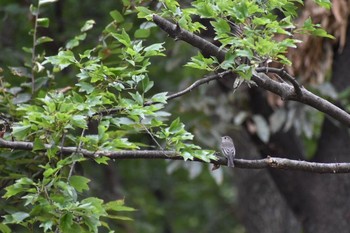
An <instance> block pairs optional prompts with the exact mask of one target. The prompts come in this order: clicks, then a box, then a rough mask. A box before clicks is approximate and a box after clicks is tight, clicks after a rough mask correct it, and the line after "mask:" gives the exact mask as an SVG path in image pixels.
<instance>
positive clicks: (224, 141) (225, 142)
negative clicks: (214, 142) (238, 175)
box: [221, 136, 236, 167]
mask: <svg viewBox="0 0 350 233" xmlns="http://www.w3.org/2000/svg"><path fill="white" fill-rule="evenodd" d="M221 152H222V154H223V155H224V156H225V157H226V158H227V166H229V167H234V166H235V164H234V163H233V160H234V158H235V155H236V149H235V145H234V144H233V140H232V138H230V137H229V136H223V137H221Z"/></svg>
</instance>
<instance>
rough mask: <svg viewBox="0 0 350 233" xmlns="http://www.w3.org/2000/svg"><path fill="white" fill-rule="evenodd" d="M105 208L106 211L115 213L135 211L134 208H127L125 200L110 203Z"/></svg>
mask: <svg viewBox="0 0 350 233" xmlns="http://www.w3.org/2000/svg"><path fill="white" fill-rule="evenodd" d="M104 206H105V209H106V210H107V211H109V210H113V211H135V209H134V208H132V207H128V206H125V205H124V200H123V199H122V200H115V201H110V202H108V203H106V204H105V205H104Z"/></svg>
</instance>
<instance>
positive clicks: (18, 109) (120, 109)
mask: <svg viewBox="0 0 350 233" xmlns="http://www.w3.org/2000/svg"><path fill="white" fill-rule="evenodd" d="M54 2H55V1H54V0H39V1H38V2H37V3H33V4H32V5H31V6H30V8H29V10H30V15H31V17H30V18H31V21H32V25H31V26H32V29H31V30H30V36H31V40H32V42H31V45H29V44H28V43H24V44H23V51H24V52H25V53H26V55H24V56H22V57H21V59H20V60H22V62H23V64H22V65H20V64H18V61H16V62H12V61H11V59H15V58H6V59H5V58H4V57H3V55H2V61H6V62H9V64H2V66H3V67H2V70H1V74H0V75H1V77H0V78H1V79H0V80H1V83H0V85H1V96H0V101H1V102H0V108H1V110H2V113H1V115H0V117H1V120H2V125H3V131H2V138H3V139H5V140H13V141H26V142H31V143H33V144H32V146H33V148H32V150H31V151H29V152H26V151H23V150H18V149H23V148H17V149H16V148H13V149H14V150H8V149H2V151H1V155H0V160H1V165H0V166H1V168H2V169H1V173H0V175H1V186H2V187H4V188H5V189H4V192H3V193H2V200H1V209H2V216H3V221H2V223H1V224H0V230H1V231H2V232H18V231H31V232H38V231H39V229H40V231H44V232H73V231H74V232H98V230H99V229H100V228H105V229H108V231H109V232H114V230H113V229H114V228H113V229H112V228H111V227H110V222H111V221H109V220H107V219H115V220H118V221H119V220H130V215H126V214H124V211H134V210H135V209H133V208H131V207H127V206H125V205H124V200H123V199H120V200H112V201H104V200H103V199H102V198H98V197H95V196H88V195H89V194H87V193H89V192H88V191H89V189H90V187H89V182H90V181H91V179H94V178H91V177H90V178H87V177H85V176H84V175H82V174H80V173H79V171H77V170H79V169H77V166H79V164H83V166H86V165H84V164H88V165H87V166H90V168H91V166H92V167H93V166H105V165H106V164H108V163H110V162H111V161H110V159H109V158H108V156H105V157H104V156H102V157H96V158H87V157H84V156H83V154H82V153H81V151H82V150H83V149H84V150H88V151H91V152H96V151H105V152H106V153H107V152H110V151H121V150H141V149H148V150H151V149H158V150H164V151H165V150H167V151H169V150H170V151H176V152H177V153H178V155H180V156H182V157H183V158H184V160H193V159H194V158H196V159H200V160H203V161H205V162H209V161H210V160H211V159H213V160H215V159H216V156H215V151H214V150H206V149H202V148H201V147H200V146H199V145H198V144H202V145H204V146H206V147H209V148H210V147H213V146H214V145H215V142H206V139H205V138H206V136H205V135H202V136H199V138H198V139H197V141H196V142H197V143H194V141H193V139H194V134H195V133H194V132H192V133H191V132H190V131H191V130H190V129H192V130H193V131H196V130H197V131H198V128H199V127H198V126H197V127H198V128H196V127H195V126H191V124H192V125H194V123H193V122H191V120H190V119H189V118H190V117H189V113H188V112H186V110H187V109H185V110H184V114H182V115H181V114H180V113H178V112H171V109H172V107H173V106H171V105H170V106H169V103H168V99H167V98H168V96H169V95H168V91H175V90H174V88H173V89H171V87H169V86H170V85H171V82H174V81H169V82H168V85H164V84H163V85H164V86H161V84H157V83H156V82H157V81H156V80H157V78H153V77H152V76H155V75H157V72H159V71H160V70H161V68H160V67H157V64H164V60H166V59H171V58H169V57H168V55H169V54H166V52H167V51H166V45H165V43H164V41H163V40H164V36H159V35H157V33H155V32H157V29H156V28H157V27H156V25H155V24H154V23H153V22H152V15H153V14H159V15H161V16H163V17H166V18H169V19H171V20H173V21H174V22H177V23H178V25H179V26H180V27H181V28H184V29H187V30H189V31H190V32H193V33H201V32H202V31H203V30H205V29H206V26H205V25H204V24H202V23H201V20H198V19H210V25H211V26H212V27H213V29H214V31H215V38H214V40H215V42H217V43H220V46H221V49H223V50H225V51H227V56H226V57H225V59H224V60H223V61H220V60H219V59H218V58H216V57H207V56H205V54H204V55H203V54H202V53H200V52H199V53H198V54H196V55H193V56H192V57H191V58H188V57H187V58H188V62H187V63H186V64H184V63H183V62H177V63H178V64H182V65H185V66H186V67H187V68H179V67H178V66H176V67H175V68H176V69H184V71H181V72H179V73H181V74H186V72H187V73H191V74H192V75H194V73H196V74H197V75H198V74H204V72H208V71H210V72H212V71H215V72H217V71H219V70H220V69H221V70H232V71H234V72H236V73H237V74H239V76H240V77H239V78H237V79H236V81H235V84H234V86H235V88H238V87H239V85H240V84H241V83H243V82H248V83H250V81H249V80H250V78H251V76H252V74H253V73H254V72H255V71H254V70H255V69H256V68H257V67H258V66H260V65H261V64H264V65H268V64H270V63H272V62H277V63H279V64H283V65H289V64H291V61H289V60H288V58H287V57H286V55H285V54H286V52H287V49H288V48H294V47H296V46H297V44H298V43H299V42H300V41H298V40H297V39H295V38H294V35H295V33H311V34H314V35H317V36H324V37H331V36H330V35H328V34H327V33H326V32H325V31H324V30H323V29H321V28H320V27H319V25H314V24H312V20H311V19H308V20H307V21H305V23H304V25H303V27H301V28H297V27H296V26H295V24H294V23H293V18H294V17H295V16H296V15H297V9H298V6H299V5H301V4H302V1H299V0H296V1H288V0H279V1H258V0H255V1H252V0H244V1H235V0H232V1H227V0H221V1H208V0H197V1H194V2H193V3H192V4H191V6H190V5H187V4H183V5H181V4H180V3H179V2H177V1H173V0H164V1H159V3H157V4H154V3H153V2H149V3H148V2H146V3H145V1H127V0H124V1H122V6H121V7H119V10H112V9H110V10H111V11H110V13H109V15H110V20H111V22H109V23H107V26H106V27H105V28H104V29H102V32H101V35H100V36H99V37H98V36H96V35H93V34H94V33H96V31H94V32H93V33H91V34H89V32H90V31H91V30H92V29H93V28H94V25H95V24H96V21H95V20H86V21H85V22H84V23H83V24H82V26H81V28H80V30H79V31H77V32H75V33H74V35H71V38H70V39H64V40H62V41H63V43H62V44H60V46H59V49H58V51H52V50H50V49H52V47H50V46H49V45H50V44H52V43H54V42H55V41H56V40H59V39H60V38H57V39H56V38H54V37H52V38H51V37H50V36H49V35H48V34H49V33H48V34H45V32H48V30H49V28H50V21H51V22H52V21H53V20H54V19H50V18H49V17H46V16H42V15H45V14H47V15H50V12H49V11H50V9H51V8H50V7H51V6H52V4H55V3H54ZM316 2H317V3H319V4H320V5H322V6H324V7H327V8H329V7H330V3H329V1H325V0H324V1H316ZM4 12H6V13H7V14H10V13H12V14H22V13H23V12H25V10H24V9H23V8H20V7H19V6H16V5H15V4H13V5H10V4H9V5H8V6H7V8H6V9H5V10H4ZM194 19H197V20H194ZM71 20H72V21H73V19H71ZM99 26H100V25H99ZM281 35H282V37H281ZM88 38H89V39H91V38H93V39H92V40H93V41H95V43H94V44H93V45H91V42H89V43H88V42H87V41H88ZM27 39H28V38H26V40H27ZM85 43H86V44H88V46H87V45H86V44H85ZM169 43H172V42H168V44H169ZM89 46H90V47H89ZM182 46H184V45H182ZM87 47H88V48H87ZM185 48H186V47H185ZM187 48H188V47H187ZM16 49H18V48H16ZM169 50H170V51H172V50H171V49H170V48H169ZM173 50H175V51H172V52H173V53H174V54H175V55H178V54H180V55H181V56H180V59H183V58H184V56H189V54H188V53H186V54H184V55H183V54H181V53H180V52H176V49H173ZM192 54H193V52H192ZM13 55H14V54H13ZM7 56H9V57H11V56H12V54H9V55H7ZM14 56H15V55H14ZM248 61H249V62H248ZM174 63H176V62H173V61H172V62H171V63H170V62H169V63H168V69H169V70H170V71H173V70H174V69H175V68H174V67H173V66H172V65H173V64H174ZM170 66H171V67H170ZM193 68H194V69H200V70H202V71H201V72H203V73H198V72H197V71H195V70H194V69H193ZM162 72H163V71H162ZM150 74H152V75H150ZM159 74H162V75H164V72H163V73H161V72H159ZM171 76H172V77H174V79H175V81H176V79H181V78H182V77H178V76H177V77H176V75H174V74H170V75H169V77H171ZM250 84H251V83H250ZM157 85H158V86H157ZM155 86H157V87H155ZM159 89H161V91H158V90H159ZM211 100H212V99H210V97H208V99H207V100H203V102H205V101H207V102H206V106H210V105H215V102H210V101H211ZM222 101H225V100H222ZM194 102H195V104H194V103H191V104H192V105H196V106H192V105H191V106H186V107H185V108H190V107H194V108H195V107H197V109H196V111H199V109H201V107H202V106H200V103H199V102H200V101H194ZM165 107H168V109H165ZM201 110H202V109H201ZM203 111H205V110H203ZM224 114H225V113H224ZM241 116H242V115H241ZM181 119H184V120H183V121H181ZM255 120H256V122H257V124H258V136H259V137H260V138H261V140H263V141H267V140H268V137H269V130H268V127H267V123H266V122H265V121H264V120H263V119H261V118H259V116H255ZM193 121H196V122H198V119H195V120H193ZM203 121H204V122H207V121H208V119H205V120H203ZM203 121H200V122H201V123H202V122H203ZM238 121H239V120H238ZM259 122H260V123H259ZM238 123H239V122H238ZM259 124H260V125H259ZM185 126H186V127H185ZM199 131H200V130H199ZM200 132H205V131H200ZM219 132H220V128H218V129H217V132H216V133H217V134H219ZM207 133H208V132H207ZM197 134H198V133H197ZM212 134H215V133H212ZM62 147H74V148H75V152H74V153H71V154H67V153H64V152H63V150H62ZM91 159H92V160H93V161H94V163H91V161H90V162H88V161H87V160H91ZM135 164H136V165H137V164H138V163H135ZM174 164H175V165H173V166H172V167H171V166H169V167H170V168H168V169H169V170H171V169H173V170H176V166H180V165H178V164H176V163H174ZM139 166H141V165H139ZM155 166H158V165H155ZM194 166H196V165H194ZM162 168H164V167H162ZM162 168H159V169H162ZM201 169H202V167H201V165H200V168H197V170H195V171H197V174H192V175H193V177H195V176H196V175H198V173H199V172H200V171H201ZM121 170H122V172H128V171H124V170H123V169H121ZM164 172H165V171H162V172H159V174H158V175H159V176H163V175H164ZM195 173H196V172H195ZM221 175H222V174H221ZM131 176H132V175H131ZM134 176H136V177H134ZM134 176H132V178H130V179H133V180H135V183H137V181H138V180H139V179H140V178H138V177H137V175H134ZM214 176H217V175H214ZM180 177H181V178H183V177H182V176H181V175H180ZM216 179H217V180H220V179H221V178H220V175H219V177H216ZM141 180H142V179H141ZM157 185H158V184H156V186H157ZM174 185H175V184H174ZM181 185H183V187H184V189H185V187H186V188H188V186H187V185H185V184H178V186H181ZM210 185H211V187H215V184H214V183H211V184H210ZM126 188H127V187H126ZM184 189H177V190H174V189H172V187H169V190H170V191H173V192H175V191H177V192H184V193H185V192H186V190H184ZM135 190H137V192H142V190H139V189H135ZM155 190H156V188H155ZM204 190H205V192H210V189H208V188H205V189H204ZM222 192H225V189H224V191H222ZM90 194H91V193H90ZM162 195H168V194H162ZM183 195H185V194H183ZM187 195H191V193H190V192H189V193H188V194H187ZM220 195H222V196H224V197H228V199H229V198H232V196H230V195H227V194H225V193H221V194H220ZM204 196H205V195H204ZM188 198H190V197H188ZM150 199H151V197H147V195H145V200H143V202H146V200H150ZM138 201H139V203H138V204H139V205H140V206H139V208H146V207H145V206H146V204H144V203H142V201H140V200H138ZM174 201H175V202H176V199H175V198H174ZM194 203H196V202H194ZM213 206H214V205H213V204H212V203H206V204H205V207H204V208H206V209H207V211H208V212H209V211H210V209H212V208H215V207H213ZM179 208H180V207H179ZM193 208H195V207H193ZM151 211H153V212H156V210H151ZM121 212H123V213H121ZM183 221H185V220H183ZM191 224H192V227H194V228H195V229H198V228H199V225H200V224H199V223H198V219H197V218H192V222H191V223H190V225H191ZM180 229H181V228H180ZM209 229H212V226H207V230H208V232H209ZM237 229H238V230H239V228H237Z"/></svg>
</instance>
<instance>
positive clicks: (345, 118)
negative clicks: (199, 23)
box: [153, 15, 350, 127]
mask: <svg viewBox="0 0 350 233" xmlns="http://www.w3.org/2000/svg"><path fill="white" fill-rule="evenodd" d="M153 21H154V22H155V23H156V24H157V25H158V26H159V27H160V28H161V29H162V30H164V31H165V32H167V33H168V34H169V35H170V36H171V37H173V38H175V39H176V40H183V41H185V42H187V43H189V44H191V45H192V46H194V47H196V48H198V49H200V50H201V51H203V52H205V53H206V54H209V55H211V56H215V57H216V58H217V59H218V60H219V61H220V62H221V61H223V60H224V59H225V55H226V52H225V51H224V50H220V49H219V47H217V46H215V45H214V44H212V43H210V42H209V41H206V40H204V39H203V38H201V37H199V36H197V35H195V34H193V33H191V32H188V31H186V30H184V29H181V28H180V27H179V25H177V24H174V23H172V22H170V21H169V20H167V19H164V18H162V17H161V16H158V15H153ZM266 73H276V74H278V75H280V76H281V77H282V78H284V79H286V80H287V81H289V82H290V83H291V84H292V85H289V84H287V83H280V82H276V81H274V80H272V79H270V78H269V77H268V76H267V75H266ZM252 81H254V82H255V83H256V84H257V85H258V86H259V87H261V88H263V89H265V90H268V91H271V92H272V93H275V94H277V95H279V96H281V98H282V99H283V100H294V101H298V102H301V103H304V104H307V105H309V106H311V107H314V108H316V109H318V110H319V111H321V112H324V113H326V114H328V115H329V116H331V117H333V118H334V119H336V120H338V121H339V122H341V123H343V124H344V125H346V126H348V127H350V114H349V113H347V112H346V111H344V110H342V109H340V108H339V107H337V106H335V105H334V104H332V103H331V102H329V101H327V100H325V99H323V98H321V97H319V96H317V95H315V94H313V93H311V92H310V91H308V90H307V89H305V88H304V87H300V86H299V84H298V83H297V82H296V81H295V79H294V78H293V77H292V76H290V75H289V74H288V73H287V72H286V71H285V70H283V69H275V68H267V67H260V68H257V69H256V74H255V75H253V77H252Z"/></svg>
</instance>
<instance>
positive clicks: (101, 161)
mask: <svg viewBox="0 0 350 233" xmlns="http://www.w3.org/2000/svg"><path fill="white" fill-rule="evenodd" d="M94 160H95V162H96V163H98V164H105V165H108V161H109V160H110V158H109V157H107V156H101V157H97V158H95V159H94Z"/></svg>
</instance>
